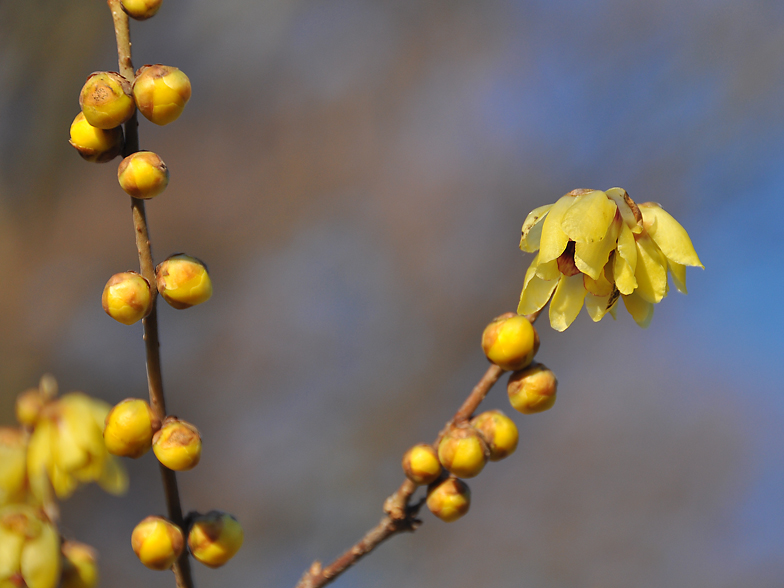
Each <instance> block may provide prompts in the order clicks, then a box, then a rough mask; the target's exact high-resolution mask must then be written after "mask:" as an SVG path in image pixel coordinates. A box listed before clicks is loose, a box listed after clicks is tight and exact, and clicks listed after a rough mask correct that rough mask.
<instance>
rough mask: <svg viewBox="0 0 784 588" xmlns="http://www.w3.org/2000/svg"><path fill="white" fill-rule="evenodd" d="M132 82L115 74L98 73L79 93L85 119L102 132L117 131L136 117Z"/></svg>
mask: <svg viewBox="0 0 784 588" xmlns="http://www.w3.org/2000/svg"><path fill="white" fill-rule="evenodd" d="M130 89H131V88H130V83H129V82H128V80H126V79H125V78H124V77H122V76H121V75H120V74H118V73H117V72H114V71H100V72H95V73H93V74H91V75H90V77H89V78H87V81H86V82H85V84H84V86H83V87H82V92H81V93H80V94H79V106H81V108H82V112H83V113H84V118H85V119H86V120H87V122H88V123H90V124H91V125H92V126H94V127H98V128H99V129H113V128H114V127H118V126H120V125H121V124H123V123H124V122H125V121H127V120H128V119H129V118H131V116H133V113H134V111H135V110H136V105H135V104H134V102H133V98H132V97H131V91H130Z"/></svg>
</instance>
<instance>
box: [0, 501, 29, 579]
mask: <svg viewBox="0 0 784 588" xmlns="http://www.w3.org/2000/svg"><path fill="white" fill-rule="evenodd" d="M2 512H3V511H0V513H2ZM5 512H10V511H5ZM24 540H25V537H24V534H23V533H15V532H14V531H13V529H9V528H6V527H5V525H0V581H2V580H3V579H5V578H8V577H9V576H12V575H14V574H15V573H17V572H18V571H19V565H20V561H21V559H22V546H23V545H24ZM9 585H11V586H13V584H9Z"/></svg>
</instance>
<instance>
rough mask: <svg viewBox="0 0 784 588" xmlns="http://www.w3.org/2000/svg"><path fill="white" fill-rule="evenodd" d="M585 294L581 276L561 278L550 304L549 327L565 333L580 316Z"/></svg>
mask: <svg viewBox="0 0 784 588" xmlns="http://www.w3.org/2000/svg"><path fill="white" fill-rule="evenodd" d="M585 294H586V291H585V286H584V285H583V276H582V274H575V275H573V276H561V279H560V280H559V282H558V286H557V287H556V289H555V293H554V294H553V300H552V302H550V326H551V327H552V328H554V329H555V330H556V331H565V330H566V329H567V328H568V327H569V325H571V324H572V322H574V319H576V318H577V315H578V314H580V309H581V308H582V307H583V300H585Z"/></svg>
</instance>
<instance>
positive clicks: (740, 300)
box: [0, 0, 784, 588]
mask: <svg viewBox="0 0 784 588" xmlns="http://www.w3.org/2000/svg"><path fill="white" fill-rule="evenodd" d="M131 34H132V39H133V41H134V46H133V49H134V63H135V65H136V66H137V67H138V66H140V65H142V64H145V63H156V62H161V63H165V64H169V65H176V66H178V67H180V68H181V69H182V70H183V71H185V73H187V74H188V76H189V77H190V79H191V82H192V84H193V98H192V99H191V101H190V103H189V105H188V107H187V108H186V110H185V113H184V114H183V116H182V117H181V118H180V119H179V120H178V121H176V122H175V123H173V124H171V125H169V126H167V127H163V128H159V127H155V126H154V125H152V124H151V123H149V122H147V121H146V120H141V122H140V137H141V145H142V148H145V149H150V150H154V151H156V152H157V153H159V154H160V155H161V156H162V158H163V159H164V160H165V161H166V163H167V164H168V166H169V168H170V170H171V183H170V185H169V187H168V189H167V191H166V193H165V194H163V195H162V196H160V197H158V198H157V199H156V200H154V201H152V202H150V203H148V206H147V214H148V218H149V220H150V224H151V234H152V239H153V252H154V254H155V256H156V259H157V260H158V261H160V260H162V259H163V258H164V257H166V256H168V255H170V254H172V253H174V252H179V251H184V252H186V253H188V254H191V255H195V256H197V257H199V258H201V259H204V260H205V261H206V262H207V263H208V264H209V267H210V271H211V275H212V278H213V283H214V286H215V293H214V296H213V298H212V300H211V301H210V302H209V303H208V304H205V305H202V306H200V307H195V308H192V309H190V310H187V311H176V310H173V309H172V308H170V307H168V306H167V305H166V304H163V303H162V304H160V305H159V308H160V315H159V316H160V325H161V341H162V349H161V351H162V357H163V365H164V381H165V385H166V390H167V396H168V405H169V410H170V412H171V413H173V414H177V415H179V416H180V417H182V418H184V419H186V420H189V421H191V422H193V423H195V424H197V425H198V426H199V427H200V429H201V431H202V436H203V439H204V444H205V449H204V453H203V457H202V462H201V464H200V465H199V467H198V468H196V469H195V470H193V471H190V472H185V473H183V474H181V475H180V476H179V480H180V487H181V491H182V495H183V502H184V506H185V508H186V510H190V509H197V510H201V511H207V510H210V509H213V508H219V509H224V510H228V511H230V512H232V513H234V514H235V515H236V516H237V517H238V518H239V520H240V521H241V522H242V523H243V525H244V527H245V533H246V542H245V546H244V547H243V549H242V551H241V552H240V553H239V554H238V556H237V557H236V558H235V559H234V561H233V562H232V563H231V564H229V565H227V566H226V567H225V568H222V569H220V570H210V569H207V568H204V567H203V566H199V565H198V564H195V573H196V579H197V584H198V585H199V586H200V587H202V588H207V587H210V586H280V587H285V586H293V585H294V584H295V583H296V581H297V580H298V578H299V577H300V575H301V574H302V572H303V571H304V570H305V569H306V568H307V567H308V566H309V565H310V563H311V562H312V561H313V560H314V559H322V560H323V561H331V560H332V559H333V558H334V557H335V556H337V555H338V554H339V553H340V552H342V551H343V549H345V548H346V547H348V546H349V545H350V544H352V543H353V542H354V541H355V540H357V539H358V538H359V537H360V536H361V535H362V534H363V533H364V532H365V531H366V530H367V529H369V528H370V527H371V526H373V525H375V524H376V523H377V521H378V520H379V518H380V517H381V515H382V512H381V505H382V502H383V500H384V498H385V497H386V496H388V495H389V494H390V493H391V492H392V491H393V490H394V489H395V488H397V486H398V485H399V483H400V481H401V479H402V472H401V470H400V458H401V456H402V454H403V452H404V451H405V449H406V448H407V447H409V446H410V445H412V444H414V443H416V442H421V441H431V440H432V439H433V438H434V437H435V434H436V432H437V431H438V430H439V429H440V428H441V426H442V425H443V423H444V422H446V420H447V419H449V418H450V416H451V415H452V414H453V412H454V411H455V409H456V408H457V406H458V405H459V404H460V403H461V402H462V400H463V398H464V397H465V396H466V395H467V393H468V392H469V391H470V389H471V387H472V386H473V385H474V384H475V382H476V381H477V380H478V379H479V377H480V376H481V375H482V374H483V373H484V371H485V369H486V366H487V363H486V360H485V359H484V357H483V355H482V352H481V349H480V347H479V338H480V334H481V331H482V329H483V328H484V326H485V324H486V323H487V322H488V321H489V320H490V319H492V318H493V317H494V316H496V315H498V314H501V313H503V312H506V311H510V310H515V309H516V306H517V300H518V296H519V292H520V289H521V287H522V279H523V275H524V273H525V269H526V267H527V265H528V264H529V263H530V260H531V256H530V255H528V254H523V253H521V252H520V251H519V250H518V248H517V245H518V241H519V230H520V226H521V224H522V222H523V220H524V219H525V216H526V214H527V213H528V212H529V211H530V210H531V209H533V208H534V207H536V206H539V205H541V204H545V203H550V202H553V201H555V200H556V199H557V198H558V197H560V196H561V195H563V194H564V193H566V192H568V191H569V190H571V189H573V188H599V189H607V188H610V187H612V186H621V187H623V188H625V189H626V190H628V191H629V193H630V195H631V196H632V198H634V199H635V200H637V201H640V202H644V201H648V200H655V201H658V202H660V203H661V204H662V205H663V206H664V208H665V209H667V210H668V211H669V212H671V213H672V214H673V215H674V216H675V217H676V218H677V219H678V220H679V221H680V222H681V223H682V224H683V225H684V226H685V227H686V229H687V230H688V231H689V232H690V235H691V237H692V239H693V241H694V244H695V247H696V249H697V251H698V253H699V255H700V257H701V259H702V261H703V263H704V264H705V267H706V269H705V271H702V270H699V269H689V277H688V285H689V291H690V292H689V295H688V296H683V295H680V294H678V293H677V292H675V291H674V289H673V292H672V293H671V295H670V296H669V297H668V298H667V299H666V300H665V301H664V302H663V303H661V304H660V305H657V307H656V316H655V317H654V320H653V324H652V325H651V327H650V328H649V329H647V330H641V329H639V328H638V327H637V326H636V324H635V323H634V322H633V320H632V319H631V317H630V316H629V315H628V314H627V313H626V311H625V310H624V309H623V307H622V306H621V307H620V308H619V312H618V320H617V321H613V320H612V319H611V318H606V319H605V320H604V321H603V322H601V323H598V324H593V323H592V322H591V321H590V319H589V318H588V317H587V315H586V314H585V313H584V312H583V314H582V315H581V316H580V317H579V318H578V319H577V321H576V322H575V323H574V325H573V326H572V327H571V328H569V330H568V331H566V332H565V333H562V334H559V333H556V332H554V331H552V330H551V329H550V327H549V325H548V324H547V321H546V320H542V321H540V322H539V323H538V328H539V331H540V334H541V338H542V347H541V350H540V352H539V356H538V359H539V360H540V361H542V362H544V363H546V364H547V365H548V367H550V368H552V369H553V370H555V372H556V373H557V375H558V378H559V382H560V390H559V399H558V402H557V403H556V405H555V407H554V409H553V410H551V411H549V412H548V413H544V414H540V415H534V416H524V415H520V414H517V413H514V411H513V410H512V409H511V408H510V407H509V406H508V401H507V399H506V393H505V389H504V388H505V381H503V382H502V385H499V386H497V387H496V389H494V390H493V392H492V393H491V395H490V397H489V398H488V401H487V405H488V406H489V407H492V408H502V409H503V410H505V411H506V412H507V414H509V415H510V416H512V417H513V418H514V419H515V420H516V422H517V423H518V426H519V427H520V434H521V439H520V446H519V448H518V450H517V452H516V454H514V455H513V456H512V457H511V458H509V459H507V460H505V461H503V462H500V463H497V464H495V463H494V464H490V465H489V466H488V467H487V468H486V469H485V471H484V472H483V474H482V475H481V476H480V477H478V478H476V479H474V480H473V481H471V482H470V486H471V488H472V491H473V504H472V507H471V512H470V513H469V514H468V515H467V516H466V517H465V518H464V519H462V520H461V521H460V522H457V523H454V524H452V525H447V524H444V523H442V522H440V521H438V520H437V519H435V518H434V517H433V516H432V515H431V514H430V513H428V512H423V514H422V518H423V520H424V524H423V526H422V528H421V529H420V530H419V531H418V532H417V533H415V534H413V535H405V536H400V537H396V538H394V539H392V540H391V541H390V542H389V543H387V544H385V545H383V546H382V547H381V548H380V549H379V550H378V551H377V552H376V553H375V554H374V555H372V556H371V557H369V558H368V559H366V560H365V561H363V562H362V563H360V564H359V565H358V566H357V567H356V568H355V569H353V570H351V571H349V572H348V573H346V574H345V575H344V576H343V577H341V578H340V579H339V580H338V582H337V583H336V586H342V587H344V588H350V587H360V586H361V587H379V588H381V587H393V586H401V585H403V586H421V587H427V588H431V587H432V588H438V587H440V586H450V587H464V586H465V587H468V586H476V585H482V586H492V587H498V588H505V587H509V588H514V587H519V586H525V587H526V588H556V587H567V586H568V587H573V588H583V587H584V588H592V587H602V588H614V587H618V588H621V587H624V588H625V587H629V586H635V587H639V588H659V587H661V586H689V587H690V588H700V587H703V586H704V587H708V586H710V587H711V588H731V587H736V586H755V587H756V588H766V587H774V586H776V587H778V586H781V585H782V583H784V558H782V552H783V551H784V432H782V430H783V429H784V427H782V423H784V394H782V392H784V391H783V390H782V384H781V382H782V381H784V367H782V364H784V362H782V355H783V352H784V344H783V343H782V336H781V331H782V329H784V312H783V311H782V303H781V301H780V299H781V295H782V292H783V291H784V278H782V272H781V265H782V262H783V261H784V259H783V258H782V249H781V245H780V242H779V237H780V229H779V228H777V227H780V225H781V219H782V217H783V216H784V204H782V198H781V195H780V193H779V190H780V189H781V185H782V182H783V181H784V167H783V166H782V154H784V109H782V103H784V3H781V2H780V1H778V0H740V1H739V0H660V1H658V2H629V1H622V0H591V1H579V0H574V1H571V2H569V1H565V0H563V1H561V0H548V1H543V0H519V1H514V0H481V1H479V0H474V1H461V0H449V1H444V0H416V1H411V0H394V1H392V0H329V1H320V2H314V1H309V2H304V1H299V0H262V1H260V2H256V1H249V0H244V1H243V0H223V1H222V2H211V1H207V0H188V1H185V0H166V1H165V2H164V5H163V7H162V9H161V10H160V12H159V13H158V15H157V16H156V17H155V18H153V19H151V20H149V21H146V22H141V23H138V22H132V29H131ZM116 68H117V62H116V49H115V44H114V38H113V31H112V24H111V17H110V14H109V11H108V9H107V7H106V3H105V2H102V1H97V0H96V1H91V2H85V1H84V0H70V1H67V0H34V1H33V0H28V1H25V2H22V1H20V0H1V1H0V275H2V276H3V277H2V279H1V280H2V284H3V287H2V288H0V308H2V312H1V313H0V333H1V334H2V337H1V338H0V416H1V417H2V419H1V422H0V424H3V425H11V424H12V422H13V401H14V397H15V395H16V394H17V393H19V392H20V391H22V390H23V389H25V388H28V387H30V386H34V385H36V384H37V382H38V379H39V378H40V376H41V374H42V373H44V372H51V373H53V374H54V375H55V376H56V377H57V379H58V380H59V383H60V387H61V391H63V392H64V391H68V390H83V391H85V392H87V393H89V394H91V395H93V396H98V397H100V398H103V399H104V400H106V401H107V402H110V403H115V402H117V401H119V400H121V399H123V398H125V397H129V396H135V397H145V396H146V376H145V369H144V348H143V343H142V339H141V325H140V324H137V325H134V326H132V327H126V326H124V325H121V324H119V323H116V322H114V321H113V320H112V319H110V318H109V317H107V316H106V315H105V314H104V312H103V310H102V309H101V304H100V296H101V292H102V289H103V286H104V284H105V282H106V280H107V279H108V278H109V277H110V276H111V275H112V274H113V273H115V272H119V271H124V270H127V269H132V268H137V267H138V262H137V260H136V252H135V247H134V238H133V230H132V226H131V218H130V207H129V201H128V197H127V196H126V195H125V194H124V193H123V192H122V191H121V189H120V188H119V186H118V185H117V181H116V165H117V163H119V160H115V161H114V162H111V163H109V164H105V165H95V164H90V163H86V162H84V161H82V160H81V158H80V157H79V156H78V155H77V153H76V152H75V151H74V150H73V149H72V148H71V147H70V146H69V145H68V128H69V125H70V123H71V121H72V119H73V117H74V116H75V115H76V114H77V112H78V110H79V107H78V102H77V97H78V92H79V90H80V88H81V86H82V84H83V83H84V80H85V78H86V77H87V75H88V74H89V73H90V72H92V71H96V70H105V69H108V70H115V69H116ZM512 413H514V414H512ZM127 463H128V468H129V470H130V473H131V489H130V492H129V493H128V494H127V495H126V496H124V497H121V498H115V497H110V496H108V495H106V494H104V493H102V492H101V491H100V490H99V489H98V488H97V487H92V486H91V487H87V488H85V489H83V490H81V491H80V492H78V493H77V494H76V495H75V496H74V497H73V498H72V499H70V500H69V501H67V502H65V503H64V504H63V507H62V510H63V526H64V531H65V532H66V534H68V535H71V536H74V537H76V538H78V539H80V540H82V541H84V542H87V543H90V544H92V545H95V546H97V547H99V549H100V553H101V565H102V572H103V585H105V586H108V585H111V586H115V587H117V588H123V587H126V586H128V587H130V586H138V585H141V584H144V585H146V586H149V587H150V588H153V587H159V586H160V587H168V586H171V585H172V578H171V575H170V574H161V573H157V572H152V571H150V570H147V569H146V568H144V567H143V566H142V565H141V564H140V563H139V562H138V561H137V559H136V557H135V556H134V554H133V552H132V551H131V549H130V546H129V537H130V532H131V530H132V528H133V526H134V525H135V524H136V523H137V522H138V521H139V520H141V519H142V518H143V517H145V516H146V515H148V514H151V513H163V511H164V503H163V493H162V489H161V485H160V481H159V477H158V469H157V465H156V463H155V460H154V458H153V456H152V454H151V453H150V454H148V455H146V456H145V457H143V458H142V459H140V460H138V461H135V462H127Z"/></svg>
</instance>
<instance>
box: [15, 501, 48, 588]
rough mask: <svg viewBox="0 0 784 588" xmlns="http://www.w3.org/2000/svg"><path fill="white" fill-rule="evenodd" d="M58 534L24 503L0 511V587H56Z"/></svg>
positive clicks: (43, 517) (40, 513) (46, 520)
mask: <svg viewBox="0 0 784 588" xmlns="http://www.w3.org/2000/svg"><path fill="white" fill-rule="evenodd" d="M59 580H60V535H59V533H58V532H57V529H55V527H54V525H53V524H52V523H51V522H49V519H47V518H46V516H45V515H44V514H43V512H41V511H39V510H36V509H35V508H33V507H31V506H28V505H26V504H9V505H7V506H5V507H3V508H0V586H3V587H4V588H5V587H6V586H9V587H10V586H27V587H28V588H55V586H57V583H58V581H59Z"/></svg>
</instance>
